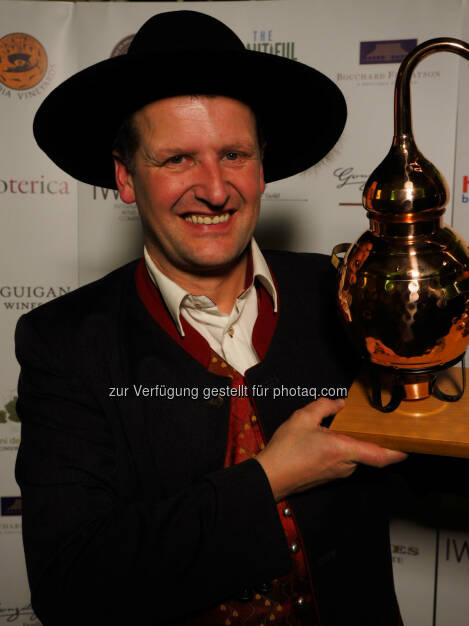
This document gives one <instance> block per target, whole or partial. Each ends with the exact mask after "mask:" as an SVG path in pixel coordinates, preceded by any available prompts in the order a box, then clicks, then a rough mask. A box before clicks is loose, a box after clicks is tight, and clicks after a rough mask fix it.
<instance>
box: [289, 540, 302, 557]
mask: <svg viewBox="0 0 469 626" xmlns="http://www.w3.org/2000/svg"><path fill="white" fill-rule="evenodd" d="M299 551H300V546H299V545H298V544H297V543H296V542H293V543H292V544H291V545H290V552H292V553H293V554H296V553H297V552H299Z"/></svg>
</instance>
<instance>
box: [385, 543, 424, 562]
mask: <svg viewBox="0 0 469 626" xmlns="http://www.w3.org/2000/svg"><path fill="white" fill-rule="evenodd" d="M391 554H392V562H393V563H404V562H405V558H404V557H405V556H409V557H415V556H418V555H419V554H420V550H419V548H418V547H417V546H404V545H401V544H392V545H391Z"/></svg>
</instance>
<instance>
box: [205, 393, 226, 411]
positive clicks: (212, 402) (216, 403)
mask: <svg viewBox="0 0 469 626" xmlns="http://www.w3.org/2000/svg"><path fill="white" fill-rule="evenodd" d="M206 402H207V404H208V405H209V406H212V407H213V408H214V409H219V408H220V407H221V406H222V404H223V398H222V397H221V396H212V397H211V398H209V399H208V400H207V401H206Z"/></svg>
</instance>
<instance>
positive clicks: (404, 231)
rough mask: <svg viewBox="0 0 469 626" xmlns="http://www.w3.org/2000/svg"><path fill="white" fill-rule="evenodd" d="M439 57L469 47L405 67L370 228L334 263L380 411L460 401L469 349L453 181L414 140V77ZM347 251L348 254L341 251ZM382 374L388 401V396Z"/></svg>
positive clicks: (456, 44)
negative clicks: (447, 377) (453, 221)
mask: <svg viewBox="0 0 469 626" xmlns="http://www.w3.org/2000/svg"><path fill="white" fill-rule="evenodd" d="M434 52H456V53H457V54H459V55H461V56H463V57H465V58H467V59H469V44H467V43H465V42H463V41H459V40H457V39H450V38H439V39H432V40H430V41H426V42H424V43H422V44H420V45H419V46H417V47H416V48H415V49H414V50H413V51H411V52H410V53H409V54H408V55H407V57H406V58H405V59H404V61H403V62H402V64H401V66H400V68H399V72H398V75H397V79H396V86H395V94H394V125H395V127H394V138H393V142H392V146H391V150H390V151H389V154H388V155H387V156H386V158H385V159H384V161H383V162H382V163H381V164H380V165H378V167H377V168H376V169H375V170H374V172H373V173H372V174H371V176H370V177H369V179H368V181H367V183H366V185H365V188H364V191H363V205H364V207H365V209H366V210H367V217H368V218H369V220H370V228H369V230H367V231H366V232H365V233H363V234H362V235H361V237H360V238H359V239H358V240H357V241H356V242H355V243H354V244H352V245H351V246H349V244H339V245H338V246H336V247H335V248H334V250H333V253H332V262H333V264H334V265H335V266H336V267H337V268H338V271H339V291H338V300H339V308H340V311H341V313H342V315H343V318H344V321H345V325H346V327H347V329H348V331H349V335H350V336H351V338H352V340H353V341H354V343H355V344H356V345H357V347H358V349H359V350H360V352H361V354H362V355H363V356H364V357H365V359H366V360H367V361H368V363H369V369H370V382H371V402H372V404H373V405H374V407H375V408H377V409H379V410H380V411H384V412H389V411H393V410H394V409H396V408H397V407H398V406H399V404H400V402H401V401H402V400H420V399H422V398H426V397H428V396H429V395H431V394H433V395H435V396H437V397H438V398H439V399H440V400H445V401H450V402H451V401H455V400H459V398H461V396H462V394H463V393H464V387H465V369H464V352H465V349H466V346H467V344H468V342H469V252H468V248H467V244H466V243H465V242H464V241H463V240H462V239H461V237H460V236H459V235H458V234H457V233H456V232H454V230H452V229H451V228H449V227H448V226H446V225H444V224H443V223H442V215H443V213H444V211H445V205H446V203H447V202H448V198H449V191H448V187H447V184H446V182H445V180H444V178H443V176H442V175H441V174H440V172H439V171H438V170H437V169H436V167H435V166H434V165H433V164H432V163H430V161H428V160H427V159H426V158H425V157H424V156H423V155H422V154H421V152H420V151H419V150H418V148H417V146H416V144H415V141H414V137H413V134H412V123H411V108H410V78H411V75H412V72H413V70H414V68H415V66H416V65H417V64H418V63H419V61H421V60H422V59H423V58H425V57H426V56H428V55H429V54H433V53H434ZM346 249H347V252H346V254H345V257H344V258H343V260H342V259H340V258H339V257H338V256H337V255H338V254H339V253H341V252H344V251H345V250H346ZM458 362H461V363H462V385H461V388H460V389H459V390H458V391H457V392H456V393H454V394H452V395H450V394H446V393H443V392H442V391H441V390H440V388H439V387H438V383H437V374H438V372H440V371H442V370H444V369H446V368H449V367H451V366H453V365H455V364H457V363H458ZM383 378H384V379H386V380H387V381H388V383H387V384H389V380H390V381H391V382H390V384H389V391H390V399H389V401H387V403H385V404H384V403H383V400H382V381H383Z"/></svg>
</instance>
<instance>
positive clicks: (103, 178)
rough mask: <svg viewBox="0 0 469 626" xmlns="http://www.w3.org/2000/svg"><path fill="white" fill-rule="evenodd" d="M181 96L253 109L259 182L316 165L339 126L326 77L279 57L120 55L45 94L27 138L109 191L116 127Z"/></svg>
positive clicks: (339, 106)
mask: <svg viewBox="0 0 469 626" xmlns="http://www.w3.org/2000/svg"><path fill="white" fill-rule="evenodd" d="M184 94H218V95H224V96H228V97H232V98H235V99H237V100H240V101H242V102H245V103H246V104H248V105H249V106H251V107H252V108H253V110H254V111H255V112H256V114H257V115H258V117H259V118H260V120H261V123H262V129H263V134H264V137H265V139H266V149H265V154H264V176H265V181H266V182H272V181H275V180H280V179H282V178H287V177H289V176H292V175H294V174H297V173H298V172H301V171H303V170H306V169H308V168H309V167H311V166H312V165H314V164H315V163H317V162H318V161H320V160H321V159H322V158H323V157H324V156H325V155H326V154H327V153H328V152H329V151H330V150H331V148H332V147H333V146H334V145H335V143H336V142H337V140H338V138H339V137H340V135H341V133H342V131H343V128H344V125H345V121H346V117H347V108H346V104H345V100H344V97H343V95H342V92H341V91H340V89H339V88H338V87H337V86H336V85H335V84H334V83H333V82H332V81H331V80H330V79H329V78H327V77H326V76H325V75H324V74H321V73H320V72H318V71H317V70H315V69H313V68H311V67H309V66H307V65H304V64H303V63H299V62H297V61H292V60H290V59H287V58H284V57H281V56H274V55H271V54H266V53H263V52H256V51H250V50H245V51H237V52H226V51H223V52H221V53H220V54H217V55H214V54H213V53H207V52H196V53H194V54H191V55H188V54H187V53H186V54H181V53H171V54H169V53H168V54H167V55H166V54H164V53H163V54H161V53H160V54H158V55H157V56H151V55H128V54H127V55H122V56H119V57H114V58H111V59H107V60H105V61H101V62H100V63H97V64H95V65H92V66H91V67H89V68H86V69H84V70H82V71H81V72H78V73H77V74H75V75H73V76H71V77H70V78H69V79H68V80H66V81H65V82H63V83H62V84H60V85H59V86H58V87H57V88H56V89H54V91H52V92H51V93H50V94H49V95H48V96H47V97H46V98H45V100H44V101H43V102H42V104H41V106H40V107H39V110H38V111H37V113H36V116H35V119H34V136H35V138H36V141H37V143H38V145H39V146H40V148H42V150H44V152H45V153H46V154H47V155H48V156H49V157H50V158H51V159H52V160H53V161H54V163H56V165H58V166H59V167H60V168H62V169H63V170H64V171H65V172H67V173H68V174H70V175H71V176H73V177H74V178H76V179H78V180H80V181H82V182H85V183H89V184H91V185H97V186H100V187H108V188H111V189H116V188H117V187H116V183H115V179H114V166H113V160H112V146H113V142H114V138H115V136H116V132H117V130H118V129H119V127H120V126H121V124H122V122H123V121H124V119H125V118H126V117H127V116H128V115H130V114H131V113H133V112H135V111H137V110H138V109H140V108H142V107H143V106H145V105H146V104H148V103H149V102H153V101H155V100H160V99H162V98H167V97H171V96H177V95H184ZM64 119H66V120H67V121H69V123H68V124H67V127H66V129H64V127H63V120H64Z"/></svg>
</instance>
